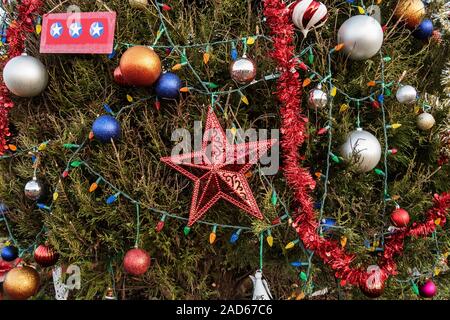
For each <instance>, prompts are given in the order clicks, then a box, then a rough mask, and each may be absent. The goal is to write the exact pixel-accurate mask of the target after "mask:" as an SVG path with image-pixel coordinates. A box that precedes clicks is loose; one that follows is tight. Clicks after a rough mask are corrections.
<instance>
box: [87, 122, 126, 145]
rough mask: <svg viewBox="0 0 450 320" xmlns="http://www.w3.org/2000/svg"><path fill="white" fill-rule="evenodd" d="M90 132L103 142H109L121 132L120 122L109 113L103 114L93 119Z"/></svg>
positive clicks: (118, 136) (115, 138)
mask: <svg viewBox="0 0 450 320" xmlns="http://www.w3.org/2000/svg"><path fill="white" fill-rule="evenodd" d="M92 132H93V133H94V137H95V138H96V139H98V140H99V141H100V142H103V143H106V142H110V141H111V139H113V140H117V139H119V138H120V134H121V129H120V123H119V121H117V120H116V118H114V117H112V116H110V115H103V116H100V117H98V118H97V119H95V121H94V124H93V125H92Z"/></svg>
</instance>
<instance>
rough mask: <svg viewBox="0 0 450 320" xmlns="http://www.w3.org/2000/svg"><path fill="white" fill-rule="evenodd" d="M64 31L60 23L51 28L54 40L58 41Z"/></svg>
mask: <svg viewBox="0 0 450 320" xmlns="http://www.w3.org/2000/svg"><path fill="white" fill-rule="evenodd" d="M63 30H64V28H63V26H62V24H61V23H59V22H55V23H54V24H52V26H51V27H50V35H51V36H52V37H53V38H55V39H58V38H59V37H60V36H61V35H62V33H63Z"/></svg>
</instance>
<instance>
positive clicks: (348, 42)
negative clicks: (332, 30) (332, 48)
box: [338, 15, 384, 60]
mask: <svg viewBox="0 0 450 320" xmlns="http://www.w3.org/2000/svg"><path fill="white" fill-rule="evenodd" d="M383 37H384V36H383V29H382V28H381V25H380V23H379V22H378V21H377V20H376V19H374V18H372V17H370V16H366V15H357V16H353V17H351V18H349V19H347V20H346V21H345V22H344V23H343V24H342V26H341V27H340V28H339V31H338V43H343V44H344V48H343V51H344V52H345V53H346V54H347V55H348V56H349V57H350V59H353V60H366V59H369V58H372V57H373V56H374V55H376V54H377V53H378V51H380V49H381V46H382V44H383Z"/></svg>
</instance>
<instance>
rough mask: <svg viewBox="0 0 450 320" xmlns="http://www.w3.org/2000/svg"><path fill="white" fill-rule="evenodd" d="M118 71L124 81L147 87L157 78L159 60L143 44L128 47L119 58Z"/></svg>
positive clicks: (160, 69)
mask: <svg viewBox="0 0 450 320" xmlns="http://www.w3.org/2000/svg"><path fill="white" fill-rule="evenodd" d="M119 66H120V71H121V72H122V77H123V80H124V81H125V83H127V84H130V85H133V86H140V87H147V86H151V85H152V84H154V83H155V82H156V80H158V78H159V76H160V74H161V71H162V68H161V60H160V59H159V57H158V55H157V54H156V53H155V51H154V50H153V49H150V48H148V47H143V46H135V47H131V48H129V49H128V50H127V51H125V53H124V54H123V55H122V57H121V58H120V63H119Z"/></svg>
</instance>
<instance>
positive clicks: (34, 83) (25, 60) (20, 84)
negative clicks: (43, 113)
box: [3, 53, 48, 97]
mask: <svg viewBox="0 0 450 320" xmlns="http://www.w3.org/2000/svg"><path fill="white" fill-rule="evenodd" d="M3 79H4V81H5V85H6V87H7V88H8V89H9V91H11V92H12V93H13V94H15V95H16V96H19V97H34V96H37V95H38V94H40V93H41V92H42V91H44V90H45V88H46V87H47V84H48V73H47V70H46V68H45V66H44V65H43V64H42V62H40V61H39V60H38V59H36V58H34V57H31V56H28V55H27V54H25V53H24V54H22V55H20V56H17V57H14V58H12V59H11V60H9V61H8V63H6V65H5V68H4V69H3Z"/></svg>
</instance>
